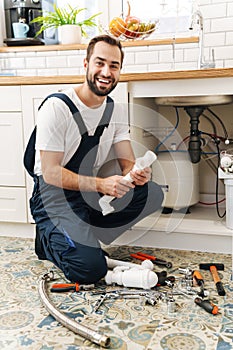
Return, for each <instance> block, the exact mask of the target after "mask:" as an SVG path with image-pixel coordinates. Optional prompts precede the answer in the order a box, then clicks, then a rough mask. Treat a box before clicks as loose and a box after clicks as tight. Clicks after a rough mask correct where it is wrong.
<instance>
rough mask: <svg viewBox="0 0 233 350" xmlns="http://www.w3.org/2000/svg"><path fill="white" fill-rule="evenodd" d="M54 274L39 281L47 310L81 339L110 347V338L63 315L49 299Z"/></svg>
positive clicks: (47, 275) (51, 273) (40, 291)
mask: <svg viewBox="0 0 233 350" xmlns="http://www.w3.org/2000/svg"><path fill="white" fill-rule="evenodd" d="M53 277H54V276H53V272H52V271H50V273H46V274H45V275H44V276H43V277H42V278H41V280H40V281H39V286H38V292H39V296H40V299H41V301H42V303H43V305H44V306H45V308H46V309H47V311H48V312H49V313H50V314H51V315H52V316H53V317H54V318H55V319H56V320H57V321H58V322H60V323H61V324H62V325H63V326H65V327H66V328H68V329H70V330H71V331H73V332H74V333H76V334H78V335H80V336H81V337H83V338H85V339H88V340H90V341H91V342H93V343H95V344H97V345H100V346H102V347H105V348H106V347H108V346H109V345H110V338H109V337H107V336H105V335H102V334H99V333H97V332H96V331H94V330H92V329H90V328H88V327H86V326H83V325H82V324H81V323H78V322H76V321H75V320H72V319H71V318H69V317H68V316H66V315H65V314H63V313H62V312H61V311H60V310H59V309H58V308H57V307H56V306H55V305H54V304H53V303H52V302H51V300H50V299H49V297H48V294H47V288H46V283H47V282H48V281H52V280H53Z"/></svg>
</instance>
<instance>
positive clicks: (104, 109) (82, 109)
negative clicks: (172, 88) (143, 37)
mask: <svg viewBox="0 0 233 350" xmlns="http://www.w3.org/2000/svg"><path fill="white" fill-rule="evenodd" d="M123 57H124V54H123V51H122V47H121V44H120V42H119V41H117V40H115V39H114V38H112V37H110V36H107V35H101V36H98V37H95V38H93V39H92V40H91V41H90V43H89V45H88V48H87V55H86V58H85V60H84V68H85V70H86V79H85V81H84V83H83V84H81V85H79V86H77V87H75V88H70V89H68V90H66V91H64V92H63V94H62V96H61V94H53V95H50V96H49V97H47V98H46V99H45V100H44V102H43V103H42V105H41V107H40V109H39V113H38V121H37V134H36V144H35V146H33V151H35V162H34V161H33V155H32V159H30V161H32V162H31V163H33V166H32V168H31V172H33V177H34V183H35V185H34V190H33V194H32V198H31V199H30V206H31V212H32V215H33V218H34V220H35V223H36V253H37V255H38V257H39V258H40V259H48V260H50V261H52V262H53V263H54V264H55V265H56V266H58V267H59V268H60V269H61V270H62V271H63V272H64V274H65V276H66V277H67V278H68V279H69V280H71V281H73V282H78V283H82V284H83V283H95V282H97V281H98V280H99V279H101V278H102V277H104V276H105V274H106V272H107V264H106V259H105V254H104V251H103V250H102V249H101V244H100V242H101V241H102V242H103V243H105V244H109V243H111V242H112V241H114V240H115V239H116V238H117V237H118V236H119V235H120V234H122V233H123V232H125V231H126V230H127V229H128V228H130V227H131V226H132V225H134V224H135V223H137V222H138V221H139V220H141V219H142V218H144V217H145V216H147V215H149V214H150V213H152V212H154V211H156V210H158V209H159V208H160V207H161V203H162V200H163V193H162V191H161V188H160V186H158V185H157V184H155V183H153V182H151V181H150V177H151V169H150V168H145V169H143V170H140V171H139V170H137V171H132V168H133V165H134V162H135V157H134V153H133V149H132V146H131V143H130V136H129V125H128V120H127V115H126V114H125V113H124V108H122V106H121V104H119V103H118V104H116V103H114V101H113V100H112V99H111V98H110V97H109V96H108V95H109V93H110V92H111V91H112V90H113V89H114V88H115V87H116V85H117V83H118V81H119V77H120V71H121V67H122V63H123ZM111 147H113V148H114V152H115V155H116V159H117V160H118V162H119V166H120V169H121V174H120V175H112V176H106V177H103V176H98V170H99V169H100V168H101V167H102V165H104V163H105V161H106V159H107V157H108V155H109V152H110V149H111ZM27 157H30V154H27V152H26V154H25V158H27ZM128 172H130V174H131V178H132V179H133V182H130V181H126V180H125V179H124V178H123V177H124V175H125V174H127V173H128ZM106 194H107V195H111V196H114V197H116V199H115V200H114V201H113V202H112V205H113V206H114V208H115V211H114V212H113V213H111V214H110V215H107V216H103V215H102V212H101V209H100V206H99V199H100V197H101V196H102V195H106Z"/></svg>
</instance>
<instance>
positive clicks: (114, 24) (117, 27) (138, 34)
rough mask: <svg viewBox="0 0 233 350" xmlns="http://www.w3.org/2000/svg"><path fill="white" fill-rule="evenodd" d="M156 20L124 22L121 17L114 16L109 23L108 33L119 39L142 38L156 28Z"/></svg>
mask: <svg viewBox="0 0 233 350" xmlns="http://www.w3.org/2000/svg"><path fill="white" fill-rule="evenodd" d="M158 22H159V21H158V20H153V21H149V22H142V21H138V20H137V21H136V20H135V21H131V22H128V23H127V22H125V21H124V20H123V19H122V18H121V17H114V18H113V19H112V20H111V22H110V23H109V27H108V30H107V32H108V34H110V35H112V36H114V37H116V38H117V39H119V40H143V39H145V38H147V37H148V36H149V35H151V33H153V32H154V31H155V29H157V26H158Z"/></svg>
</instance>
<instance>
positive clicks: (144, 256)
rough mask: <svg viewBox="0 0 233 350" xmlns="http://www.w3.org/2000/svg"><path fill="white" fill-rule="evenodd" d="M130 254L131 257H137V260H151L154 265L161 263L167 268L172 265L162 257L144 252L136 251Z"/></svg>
mask: <svg viewBox="0 0 233 350" xmlns="http://www.w3.org/2000/svg"><path fill="white" fill-rule="evenodd" d="M130 256H131V257H132V258H135V259H138V260H147V259H148V260H151V261H152V262H153V264H155V265H162V266H165V267H167V268H168V269H170V268H171V267H172V263H171V262H167V261H165V260H162V259H158V258H156V257H155V256H153V255H149V254H145V253H142V252H137V253H135V254H130Z"/></svg>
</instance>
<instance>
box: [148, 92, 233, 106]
mask: <svg viewBox="0 0 233 350" xmlns="http://www.w3.org/2000/svg"><path fill="white" fill-rule="evenodd" d="M231 102H233V96H231V95H209V96H168V97H155V103H156V104H157V105H163V106H176V107H183V106H190V107H191V106H211V105H212V106H213V105H224V104H228V103H231Z"/></svg>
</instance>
